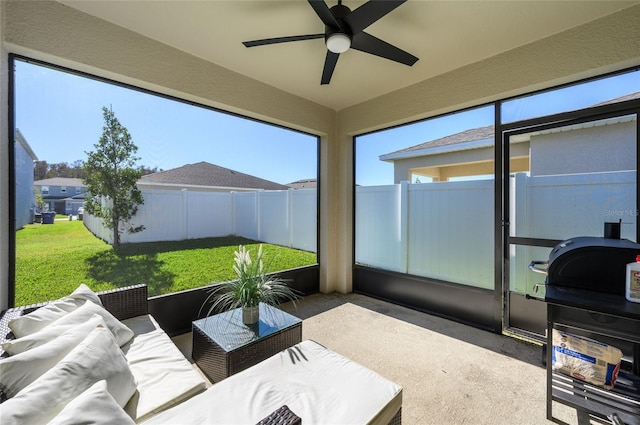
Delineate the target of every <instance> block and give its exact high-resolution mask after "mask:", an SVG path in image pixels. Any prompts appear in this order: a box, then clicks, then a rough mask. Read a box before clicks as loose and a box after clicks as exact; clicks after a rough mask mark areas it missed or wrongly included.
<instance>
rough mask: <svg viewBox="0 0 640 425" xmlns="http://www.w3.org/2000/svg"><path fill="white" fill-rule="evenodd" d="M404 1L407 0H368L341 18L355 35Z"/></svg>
mask: <svg viewBox="0 0 640 425" xmlns="http://www.w3.org/2000/svg"><path fill="white" fill-rule="evenodd" d="M406 1H407V0H369V1H368V2H366V3H365V4H363V5H362V6H360V7H359V8H357V9H355V10H354V11H353V12H351V13H349V14H348V15H347V16H345V17H344V18H343V20H344V21H345V22H346V23H347V24H349V28H351V32H352V33H353V34H354V35H355V34H358V33H359V32H361V31H363V30H364V29H365V28H367V27H368V26H369V25H371V24H373V23H374V22H375V21H377V20H378V19H380V18H382V17H383V16H384V15H386V14H387V13H389V12H391V11H392V10H394V9H395V8H396V7H398V6H400V5H401V4H402V3H404V2H406Z"/></svg>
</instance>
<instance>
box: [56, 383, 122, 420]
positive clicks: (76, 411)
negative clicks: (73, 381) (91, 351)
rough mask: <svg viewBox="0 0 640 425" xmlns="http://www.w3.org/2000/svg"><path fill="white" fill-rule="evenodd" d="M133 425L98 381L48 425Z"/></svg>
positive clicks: (105, 385)
mask: <svg viewBox="0 0 640 425" xmlns="http://www.w3.org/2000/svg"><path fill="white" fill-rule="evenodd" d="M78 424H83V425H134V424H135V422H134V421H133V419H131V417H130V416H129V415H127V414H126V413H125V411H124V410H123V409H122V408H121V407H120V406H118V403H116V401H115V400H114V398H113V397H112V396H111V394H109V392H108V391H107V381H104V380H103V381H98V382H96V383H95V384H93V386H92V387H91V388H89V389H88V390H86V391H85V392H83V393H82V394H80V395H79V396H78V397H76V398H75V399H73V400H72V401H71V402H70V403H69V404H67V405H66V406H65V407H64V409H62V412H60V413H59V414H58V416H56V417H55V418H53V420H52V421H51V422H49V423H48V425H78Z"/></svg>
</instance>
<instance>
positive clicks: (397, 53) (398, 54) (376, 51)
mask: <svg viewBox="0 0 640 425" xmlns="http://www.w3.org/2000/svg"><path fill="white" fill-rule="evenodd" d="M351 48H352V49H356V50H360V51H361V52H365V53H369V54H372V55H376V56H380V57H381V58H385V59H389V60H392V61H395V62H399V63H402V64H405V65H409V66H411V65H413V64H414V63H416V62H417V61H418V58H417V57H415V56H413V55H412V54H411V53H407V52H405V51H404V50H402V49H399V48H398V47H396V46H393V45H391V44H389V43H387V42H386V41H382V40H380V39H379V38H376V37H374V36H372V35H371V34H368V33H366V32H361V33H360V34H358V35H354V36H353V39H352V40H351Z"/></svg>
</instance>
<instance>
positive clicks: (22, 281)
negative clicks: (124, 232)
mask: <svg viewBox="0 0 640 425" xmlns="http://www.w3.org/2000/svg"><path fill="white" fill-rule="evenodd" d="M240 244H243V245H246V246H247V248H248V249H249V250H250V251H251V253H252V256H255V255H256V253H257V250H258V245H259V243H258V242H255V241H251V240H248V239H244V238H239V237H225V238H206V239H192V240H186V241H179V242H154V243H139V244H127V245H122V246H121V247H120V249H119V250H118V251H117V252H116V251H115V250H114V249H113V248H112V247H111V246H110V245H107V244H106V243H104V242H103V241H101V240H100V239H97V238H96V237H94V236H93V235H92V234H91V232H89V231H88V230H87V229H86V228H85V227H84V225H83V223H82V222H81V221H68V220H57V221H56V222H55V223H54V224H46V225H42V224H31V225H27V226H26V227H25V228H23V229H21V230H19V231H18V232H17V233H16V299H15V305H28V304H32V303H36V302H41V301H47V300H51V299H55V298H59V297H62V296H64V295H67V294H69V293H70V292H71V291H73V290H74V289H75V288H76V287H77V286H78V285H79V284H81V283H86V284H87V285H88V286H89V287H90V288H91V289H93V290H94V291H102V290H105V289H112V288H118V287H122V286H127V285H133V284H137V283H145V284H147V285H148V287H149V295H150V296H154V295H161V294H167V293H171V292H176V291H181V290H185V289H191V288H197V287H200V286H203V285H206V284H209V283H211V282H222V281H226V280H231V279H233V278H234V276H235V275H234V273H233V270H232V268H231V267H232V265H233V253H234V251H235V250H236V249H237V248H238V245H240ZM262 249H263V251H264V257H265V259H266V260H267V262H269V263H270V264H268V270H270V271H278V270H286V269H290V268H294V267H300V266H305V265H310V264H315V263H316V255H315V253H311V252H306V251H299V250H296V249H290V248H284V247H280V246H276V245H268V244H263V248H262ZM265 265H267V264H265Z"/></svg>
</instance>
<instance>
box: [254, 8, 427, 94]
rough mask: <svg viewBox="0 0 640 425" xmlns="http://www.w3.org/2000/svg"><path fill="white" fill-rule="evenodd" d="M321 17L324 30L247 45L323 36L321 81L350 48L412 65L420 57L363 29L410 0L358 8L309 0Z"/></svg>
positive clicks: (327, 77) (323, 80) (326, 77)
mask: <svg viewBox="0 0 640 425" xmlns="http://www.w3.org/2000/svg"><path fill="white" fill-rule="evenodd" d="M307 1H308V2H309V4H310V5H311V7H312V8H313V10H314V11H315V12H316V14H317V15H318V17H319V18H320V20H322V22H323V23H324V25H325V30H324V32H323V33H319V34H307V35H293V36H288V37H276V38H265V39H262V40H253V41H244V42H242V44H244V45H245V46H246V47H256V46H264V45H267V44H277V43H288V42H291V41H302V40H312V39H316V38H324V40H325V44H326V45H327V56H326V58H325V60H324V68H323V70H322V79H321V81H320V84H329V82H330V81H331V76H332V75H333V70H334V69H335V67H336V63H337V62H338V58H339V57H340V53H344V52H346V51H347V50H349V48H352V49H356V50H359V51H361V52H365V53H369V54H372V55H376V56H380V57H382V58H385V59H389V60H392V61H395V62H399V63H402V64H405V65H408V66H412V65H413V64H414V63H416V62H417V61H418V58H417V57H415V56H413V55H412V54H410V53H407V52H405V51H404V50H402V49H399V48H398V47H395V46H393V45H391V44H389V43H387V42H386V41H383V40H380V39H379V38H376V37H374V36H372V35H371V34H368V33H366V32H364V29H365V28H367V27H368V26H369V25H371V24H373V23H374V22H376V21H377V20H378V19H380V18H382V17H383V16H385V15H386V14H388V13H389V12H391V11H392V10H394V9H395V8H396V7H398V6H400V5H401V4H402V3H404V2H405V1H407V0H369V1H368V2H366V3H365V4H363V5H362V6H360V7H358V8H357V9H355V10H353V11H352V10H351V9H349V8H348V7H347V6H344V5H343V4H342V0H338V4H337V5H335V6H333V7H331V8H329V7H328V6H327V4H326V3H325V2H324V0H307Z"/></svg>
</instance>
